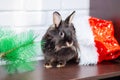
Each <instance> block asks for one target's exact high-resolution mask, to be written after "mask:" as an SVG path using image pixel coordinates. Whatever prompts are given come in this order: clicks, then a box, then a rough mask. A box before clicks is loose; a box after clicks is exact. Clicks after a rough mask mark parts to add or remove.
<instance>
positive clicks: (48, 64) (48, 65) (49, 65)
mask: <svg viewBox="0 0 120 80" xmlns="http://www.w3.org/2000/svg"><path fill="white" fill-rule="evenodd" d="M44 67H45V68H47V69H48V68H52V65H51V64H50V63H45V65H44Z"/></svg>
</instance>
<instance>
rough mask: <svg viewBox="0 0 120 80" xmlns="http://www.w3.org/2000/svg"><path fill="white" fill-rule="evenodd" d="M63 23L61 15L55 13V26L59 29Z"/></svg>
mask: <svg viewBox="0 0 120 80" xmlns="http://www.w3.org/2000/svg"><path fill="white" fill-rule="evenodd" d="M61 21H62V17H61V15H60V14H59V13H58V12H56V11H55V12H54V13H53V23H54V24H55V26H56V27H58V26H59V24H60V22H61Z"/></svg>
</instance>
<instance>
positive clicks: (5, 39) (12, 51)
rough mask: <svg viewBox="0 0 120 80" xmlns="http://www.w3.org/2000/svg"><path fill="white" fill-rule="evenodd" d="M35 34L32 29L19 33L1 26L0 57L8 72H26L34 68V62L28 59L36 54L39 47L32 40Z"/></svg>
mask: <svg viewBox="0 0 120 80" xmlns="http://www.w3.org/2000/svg"><path fill="white" fill-rule="evenodd" d="M36 37H37V36H35V34H34V32H33V31H27V32H23V33H20V34H15V32H13V31H11V30H8V29H6V28H1V30H0V59H1V60H4V61H5V62H6V64H7V65H5V66H4V67H5V69H6V71H7V72H8V73H10V74H11V73H15V72H26V71H31V70H34V67H35V66H34V62H33V61H30V60H31V59H32V58H34V57H35V56H36V53H37V52H36V51H37V50H36V49H37V48H38V47H40V46H39V45H38V43H36V42H34V40H35V39H36Z"/></svg>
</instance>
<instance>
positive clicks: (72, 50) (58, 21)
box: [42, 11, 80, 68]
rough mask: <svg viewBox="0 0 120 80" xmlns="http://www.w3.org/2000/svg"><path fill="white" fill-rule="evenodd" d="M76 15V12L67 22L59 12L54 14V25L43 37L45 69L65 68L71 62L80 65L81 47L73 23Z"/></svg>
mask: <svg viewBox="0 0 120 80" xmlns="http://www.w3.org/2000/svg"><path fill="white" fill-rule="evenodd" d="M74 14H75V11H73V12H72V13H71V14H70V15H69V16H68V17H67V18H66V19H65V20H62V17H61V15H60V14H59V12H57V11H55V12H53V24H52V25H51V26H50V27H49V28H48V30H47V31H46V33H45V34H44V36H43V37H42V41H44V44H43V45H42V51H43V55H44V59H45V60H44V61H45V63H44V67H45V68H52V67H54V66H55V67H64V66H65V65H66V63H67V62H68V61H70V60H74V61H75V62H76V63H79V60H80V58H79V56H78V50H79V45H78V41H77V38H76V31H75V27H74V25H73V23H72V20H73V17H74Z"/></svg>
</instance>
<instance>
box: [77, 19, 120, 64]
mask: <svg viewBox="0 0 120 80" xmlns="http://www.w3.org/2000/svg"><path fill="white" fill-rule="evenodd" d="M76 22H77V23H78V21H76ZM78 25H79V26H78ZM75 26H78V27H77V29H76V30H77V37H78V41H79V44H80V51H81V52H80V59H81V62H80V64H82V65H88V64H97V63H100V62H102V61H105V60H107V61H108V60H114V59H116V58H118V57H119V56H120V46H119V44H118V42H117V40H116V39H115V37H114V28H113V24H112V22H111V21H107V20H102V19H98V18H94V17H83V18H81V20H80V19H79V24H76V25H75Z"/></svg>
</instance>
